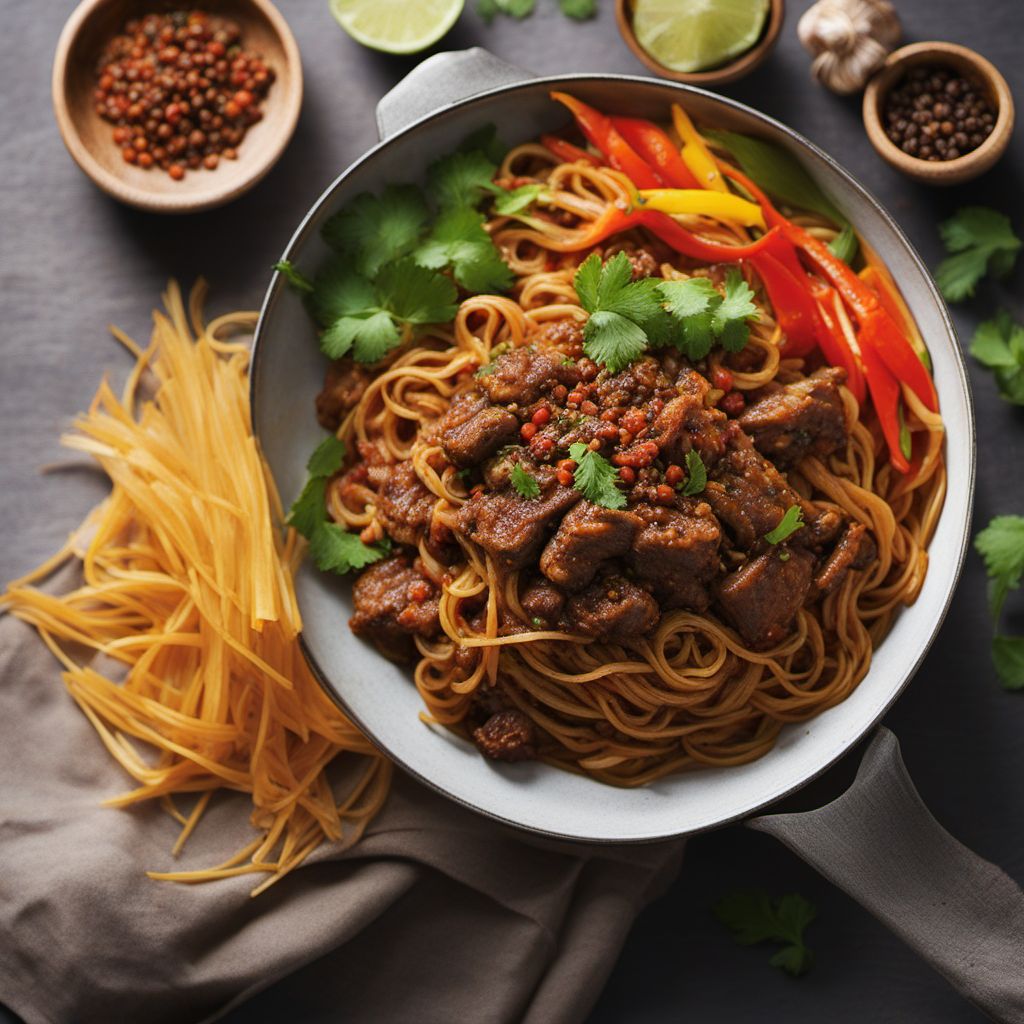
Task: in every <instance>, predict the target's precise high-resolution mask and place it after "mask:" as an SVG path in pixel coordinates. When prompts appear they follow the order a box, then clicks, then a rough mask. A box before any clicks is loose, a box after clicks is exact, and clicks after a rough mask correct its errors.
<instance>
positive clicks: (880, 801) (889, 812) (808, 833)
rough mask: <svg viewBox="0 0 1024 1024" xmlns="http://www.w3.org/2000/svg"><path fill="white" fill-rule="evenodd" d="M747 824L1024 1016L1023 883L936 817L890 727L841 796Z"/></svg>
mask: <svg viewBox="0 0 1024 1024" xmlns="http://www.w3.org/2000/svg"><path fill="white" fill-rule="evenodd" d="M747 825H748V826H749V827H750V828H753V829H757V830H758V831H760V832H767V833H769V834H770V835H773V836H775V837H776V838H777V839H779V840H781V842H783V843H784V844H785V845H786V846H788V847H789V848H790V849H791V850H792V851H793V852H794V853H796V854H797V855H798V856H799V857H801V858H803V859H804V860H805V861H807V863H808V864H810V865H811V866H812V867H813V868H815V869H816V870H818V871H820V872H821V874H823V875H824V876H825V877H826V878H828V879H829V880H830V881H832V882H834V883H835V884H836V885H838V886H839V888H840V889H842V890H844V891H845V892H846V893H848V894H849V895H850V896H852V897H853V898H854V899H855V900H857V902H858V903H860V904H861V905H862V906H864V907H865V908H866V909H867V910H869V911H871V913H872V914H874V915H875V917H877V918H878V919H879V920H880V921H881V922H882V923H883V924H885V925H887V926H888V927H889V928H890V929H892V931H893V932H895V933H896V934H897V935H898V936H899V937H900V938H901V939H903V940H904V941H905V942H907V943H908V944H909V945H910V946H911V947H912V948H913V949H915V950H916V951H917V952H918V953H919V954H920V955H921V956H922V957H924V959H925V960H926V961H927V962H928V963H929V964H931V966H932V967H934V968H935V969H936V970H937V971H938V972H939V973H940V974H942V975H943V976H944V977H945V978H946V979H947V981H949V982H950V983H951V984H952V985H953V987H954V988H956V989H957V990H958V991H959V992H960V993H961V994H962V995H964V996H966V997H967V998H968V999H970V1000H971V1001H972V1002H973V1003H975V1004H976V1005H977V1006H979V1007H980V1008H981V1009H982V1010H984V1011H985V1012H986V1013H987V1014H989V1015H990V1016H991V1017H993V1018H994V1019H995V1020H998V1021H1004V1022H1015V1024H1021V1022H1024V892H1021V889H1020V887H1019V886H1018V885H1017V883H1016V882H1014V881H1013V880H1012V879H1011V878H1010V877H1009V876H1008V875H1007V874H1005V873H1004V872H1003V871H1002V870H1000V869H999V868H998V867H996V866H995V865H994V864H991V863H989V862H988V861H986V860H982V858H981V857H979V856H978V855H977V854H974V853H972V852H971V851H970V850H968V849H967V847H966V846H964V845H963V844H962V843H959V842H958V841H957V840H956V839H954V838H953V837H952V836H951V835H950V834H949V833H948V832H947V831H946V830H945V829H944V828H943V827H942V826H941V825H940V824H939V823H938V822H937V821H936V820H935V819H934V818H933V817H932V815H931V814H930V812H929V811H928V809H927V808H926V807H925V805H924V803H923V802H922V800H921V798H920V796H918V793H917V790H916V789H915V788H914V784H913V783H912V782H911V781H910V776H909V775H908V774H907V769H906V767H905V766H904V764H903V758H902V757H901V756H900V747H899V743H898V741H897V740H896V737H895V736H894V735H893V734H892V733H891V732H890V731H889V730H888V729H885V728H879V730H878V732H877V733H876V734H875V737H874V739H873V740H872V741H871V744H870V745H869V746H868V749H867V751H866V752H865V754H864V759H863V761H862V762H861V765H860V768H859V769H858V771H857V778H856V779H855V780H854V782H853V784H852V785H851V786H850V788H849V789H848V790H847V791H846V792H845V793H844V794H843V795H842V796H840V797H839V798H838V799H836V800H834V801H833V802H832V803H830V804H826V805H825V806H824V807H821V808H818V809H817V810H813V811H805V812H801V813H797V814H771V815H766V816H764V817H760V818H754V819H752V820H751V821H749V822H747Z"/></svg>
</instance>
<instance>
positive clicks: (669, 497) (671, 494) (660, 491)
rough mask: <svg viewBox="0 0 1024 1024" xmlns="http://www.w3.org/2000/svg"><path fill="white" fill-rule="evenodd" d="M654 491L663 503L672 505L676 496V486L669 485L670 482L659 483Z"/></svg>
mask: <svg viewBox="0 0 1024 1024" xmlns="http://www.w3.org/2000/svg"><path fill="white" fill-rule="evenodd" d="M654 493H655V495H656V496H657V499H658V503H659V504H661V505H670V504H672V502H673V501H675V498H676V492H675V488H673V487H669V485H668V484H658V486H657V488H656V489H655V492H654Z"/></svg>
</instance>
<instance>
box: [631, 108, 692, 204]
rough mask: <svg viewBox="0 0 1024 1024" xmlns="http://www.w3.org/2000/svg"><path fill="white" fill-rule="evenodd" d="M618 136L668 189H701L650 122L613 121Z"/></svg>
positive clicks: (672, 147)
mask: <svg viewBox="0 0 1024 1024" xmlns="http://www.w3.org/2000/svg"><path fill="white" fill-rule="evenodd" d="M611 120H612V124H613V125H614V127H615V128H616V129H617V131H618V132H619V134H620V135H621V136H622V137H623V138H624V139H625V140H626V142H628V143H629V145H630V146H632V147H633V149H634V150H636V152H637V153H639V155H640V156H641V157H642V158H643V159H644V160H645V161H647V163H648V165H649V166H650V167H651V168H652V169H653V170H654V172H655V173H656V174H657V175H659V176H660V177H661V178H662V179H664V181H665V184H666V185H669V186H671V187H672V188H703V187H704V186H703V185H701V184H700V183H699V182H698V181H697V179H696V178H695V177H694V175H693V172H692V171H691V170H690V168H689V167H687V166H686V163H685V162H684V161H683V158H682V157H681V156H680V155H679V149H678V147H677V146H676V145H675V144H674V143H673V142H672V140H671V139H670V138H669V137H668V135H667V134H666V133H665V132H664V131H662V130H661V129H660V128H659V127H658V126H657V125H656V124H654V123H653V122H651V121H644V120H641V119H640V118H637V117H613V118H612V119H611Z"/></svg>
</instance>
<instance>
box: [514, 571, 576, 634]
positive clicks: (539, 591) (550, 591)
mask: <svg viewBox="0 0 1024 1024" xmlns="http://www.w3.org/2000/svg"><path fill="white" fill-rule="evenodd" d="M519 603H520V604H521V605H522V606H523V611H524V612H526V614H527V615H528V616H529V618H530V619H531V620H533V619H539V620H540V624H541V625H542V626H546V627H549V628H550V627H551V626H554V625H555V624H556V623H557V622H558V617H559V616H560V615H561V614H562V609H563V608H564V607H565V594H563V593H562V591H561V590H559V589H558V587H556V586H555V585H554V584H553V583H551V582H549V581H548V580H546V579H544V577H543V576H538V577H536V578H535V579H533V580H531V581H530V582H529V583H528V584H527V585H526V589H525V590H524V591H523V592H522V593H521V594H520V595H519ZM531 625H534V626H535V625H537V623H536V622H532V621H531Z"/></svg>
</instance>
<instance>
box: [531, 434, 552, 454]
mask: <svg viewBox="0 0 1024 1024" xmlns="http://www.w3.org/2000/svg"><path fill="white" fill-rule="evenodd" d="M554 448H555V442H554V440H553V439H552V438H550V437H542V436H540V435H538V436H537V437H535V438H534V439H533V440H532V441H531V442H530V454H531V455H532V456H533V457H534V458H535V459H546V458H547V457H548V456H549V455H550V454H551V452H552V451H554Z"/></svg>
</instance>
